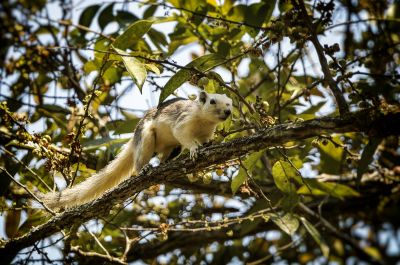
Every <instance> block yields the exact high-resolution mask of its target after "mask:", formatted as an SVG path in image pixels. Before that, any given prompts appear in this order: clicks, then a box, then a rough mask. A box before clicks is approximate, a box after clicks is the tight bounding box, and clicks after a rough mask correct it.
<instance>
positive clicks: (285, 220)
mask: <svg viewBox="0 0 400 265" xmlns="http://www.w3.org/2000/svg"><path fill="white" fill-rule="evenodd" d="M269 215H270V217H271V220H272V221H273V222H274V223H275V224H276V225H277V226H278V227H279V228H280V229H281V230H282V231H284V232H285V233H286V234H288V235H290V236H293V235H294V233H295V232H296V231H297V229H298V228H299V220H298V219H297V218H296V216H294V215H292V214H291V213H287V214H285V215H284V216H279V215H277V214H274V213H270V214H269Z"/></svg>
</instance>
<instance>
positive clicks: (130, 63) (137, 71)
mask: <svg viewBox="0 0 400 265" xmlns="http://www.w3.org/2000/svg"><path fill="white" fill-rule="evenodd" d="M113 49H114V50H115V51H116V52H118V54H120V56H121V59H122V61H123V62H124V65H125V68H126V70H127V71H128V72H129V74H130V75H131V77H132V78H133V80H135V83H136V85H137V86H138V87H139V90H140V92H142V87H143V84H144V82H145V81H146V77H147V71H146V66H145V64H144V63H142V62H141V61H139V60H138V59H136V58H135V57H133V56H131V55H130V54H129V53H126V52H124V51H123V50H120V49H118V48H115V47H113ZM124 55H127V56H124Z"/></svg>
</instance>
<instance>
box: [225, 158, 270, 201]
mask: <svg viewBox="0 0 400 265" xmlns="http://www.w3.org/2000/svg"><path fill="white" fill-rule="evenodd" d="M263 153H264V151H259V152H255V153H252V154H251V155H249V156H248V157H247V158H246V160H245V161H243V165H244V166H245V168H246V169H247V171H248V172H249V174H251V172H252V171H253V168H254V167H255V165H256V164H257V161H258V160H259V159H260V157H261V156H262V155H263ZM246 179H247V174H246V171H245V169H244V168H242V167H240V169H239V173H238V174H237V175H236V176H235V177H234V178H233V179H232V182H231V190H232V194H235V193H236V191H237V190H238V188H239V187H240V186H241V185H242V184H243V183H244V182H245V181H246Z"/></svg>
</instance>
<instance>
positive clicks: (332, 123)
mask: <svg viewBox="0 0 400 265" xmlns="http://www.w3.org/2000/svg"><path fill="white" fill-rule="evenodd" d="M373 113H374V112H372V111H370V110H369V111H362V112H358V113H356V114H353V115H349V116H347V117H344V118H329V117H326V118H320V119H314V120H309V121H304V122H298V123H286V124H280V125H277V126H274V127H271V128H265V129H262V130H260V131H259V132H257V133H255V134H253V135H250V136H247V137H242V138H238V139H234V140H232V141H230V142H226V143H220V144H215V145H212V146H208V147H204V148H201V149H200V150H199V154H198V158H197V159H196V160H195V161H192V160H190V159H189V158H188V157H186V158H185V159H182V160H180V161H175V162H174V163H168V164H163V165H161V166H159V167H157V168H153V169H151V170H149V171H148V172H141V173H140V174H139V175H138V176H135V177H132V178H130V179H128V180H126V181H124V182H123V183H121V184H120V185H119V186H118V187H116V188H115V189H113V190H111V191H109V192H107V193H106V194H104V196H102V197H101V198H99V199H97V200H95V201H92V202H90V203H87V204H84V205H81V206H79V207H76V208H73V209H68V210H66V211H65V212H62V213H60V214H57V215H56V216H54V217H52V218H51V219H50V220H49V221H48V222H46V223H45V224H42V225H40V226H37V227H36V228H34V229H32V230H31V231H30V232H29V233H27V234H26V235H24V236H21V237H18V238H14V239H11V240H9V241H7V242H5V243H4V244H3V245H2V246H1V247H0V256H1V257H4V258H6V257H8V258H9V259H11V258H12V257H13V256H14V255H15V254H16V253H18V251H20V250H21V249H23V248H25V247H28V246H31V245H32V244H33V243H35V242H37V241H38V240H41V239H43V238H46V237H48V236H51V235H52V234H54V233H56V232H58V231H59V230H60V229H63V228H68V227H71V226H72V224H80V223H83V222H86V221H88V220H90V219H92V218H94V217H96V216H101V215H106V214H108V213H109V211H110V209H111V208H112V206H113V205H115V204H117V203H121V202H123V201H125V200H126V199H127V198H129V197H130V196H131V195H132V194H135V193H138V192H140V191H142V190H144V189H146V188H148V187H150V186H152V185H154V184H160V183H166V182H171V181H173V180H175V179H177V178H179V177H181V176H182V175H185V174H187V173H192V172H196V171H198V170H201V169H204V168H206V167H208V166H210V164H218V163H223V162H224V161H227V160H230V159H233V158H237V157H239V156H242V155H245V154H247V153H250V152H253V151H257V150H261V149H264V148H266V147H269V146H274V145H279V144H282V143H285V142H288V141H295V140H301V139H306V138H310V137H315V136H318V135H322V134H332V133H343V132H365V133H368V134H373V135H379V136H385V135H391V134H395V135H398V134H399V133H400V113H395V114H388V115H384V116H383V115H379V114H375V115H373ZM185 178H186V176H185Z"/></svg>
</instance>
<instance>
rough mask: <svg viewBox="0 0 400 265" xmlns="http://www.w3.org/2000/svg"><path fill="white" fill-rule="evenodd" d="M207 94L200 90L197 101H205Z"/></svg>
mask: <svg viewBox="0 0 400 265" xmlns="http://www.w3.org/2000/svg"><path fill="white" fill-rule="evenodd" d="M207 96H208V95H207V93H206V92H204V91H201V92H200V95H199V101H200V102H201V103H203V104H205V103H206V101H207Z"/></svg>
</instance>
